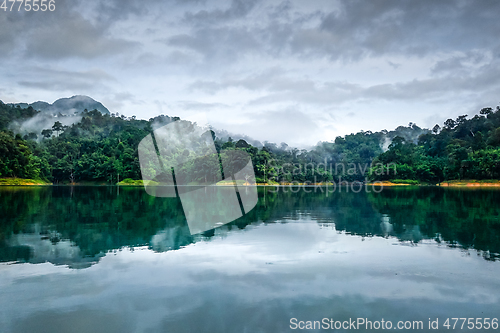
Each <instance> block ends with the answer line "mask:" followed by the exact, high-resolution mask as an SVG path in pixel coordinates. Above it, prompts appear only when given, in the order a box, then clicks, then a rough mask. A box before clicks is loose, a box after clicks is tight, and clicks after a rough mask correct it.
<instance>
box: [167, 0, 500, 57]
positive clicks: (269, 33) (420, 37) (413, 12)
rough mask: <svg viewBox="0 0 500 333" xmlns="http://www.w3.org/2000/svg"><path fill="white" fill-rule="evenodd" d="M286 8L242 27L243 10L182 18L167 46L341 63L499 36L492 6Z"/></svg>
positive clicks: (483, 43) (490, 42)
mask: <svg viewBox="0 0 500 333" xmlns="http://www.w3.org/2000/svg"><path fill="white" fill-rule="evenodd" d="M234 4H235V3H233V6H232V7H231V8H233V7H235V6H234ZM295 4H296V3H295ZM257 7H259V6H256V8H257ZM291 7H292V5H291V3H290V2H283V3H281V4H278V5H276V6H270V7H268V8H269V13H268V15H267V17H266V16H264V17H262V18H261V19H255V18H253V19H252V20H245V18H244V17H243V16H244V15H243V14H246V13H247V12H248V11H246V10H243V9H241V10H240V11H236V10H235V11H231V9H228V10H226V11H221V10H215V11H212V12H206V11H202V12H198V13H197V14H186V15H187V16H186V17H187V18H189V19H185V23H188V28H190V29H191V31H190V32H188V33H186V34H185V35H183V36H175V37H172V38H171V39H170V44H171V45H175V46H182V47H186V48H191V49H194V50H196V51H197V52H200V53H202V54H205V55H207V56H209V55H212V56H214V55H216V56H219V57H221V58H224V57H225V55H226V54H227V53H234V50H235V49H236V50H240V52H241V53H243V52H263V53H265V54H268V55H271V56H275V57H277V56H280V57H281V56H284V55H296V56H299V57H304V56H305V57H325V56H326V57H329V58H330V59H332V60H336V59H343V60H348V61H357V60H359V59H362V58H364V57H368V56H382V55H386V54H401V55H408V56H418V57H420V56H424V55H426V54H429V53H431V52H435V51H437V50H439V51H446V52H449V51H453V50H462V51H465V50H470V49H482V48H491V47H494V46H498V45H500V41H499V40H498V38H496V37H495V36H496V35H500V21H499V20H497V19H496V18H495V17H494V15H493V14H492V13H495V12H500V3H498V2H491V1H463V2H456V1H438V2H436V1H407V2H401V1H369V2H365V1H363V2H361V1H342V2H340V6H339V8H335V5H334V3H332V5H331V6H330V8H328V7H325V8H323V9H322V10H318V9H315V10H311V11H309V12H300V13H299V12H297V11H295V12H294V15H290V12H291V11H293V9H290V8H291ZM236 8H240V7H236ZM244 8H248V7H244ZM263 8H264V7H263ZM266 8H267V7H266ZM292 8H293V7H292ZM235 13H241V16H242V18H241V19H240V21H239V23H240V24H239V25H238V26H237V27H230V26H228V25H224V24H223V22H224V21H225V20H227V18H229V17H233V16H234V17H238V15H236V14H235ZM214 22H215V23H214ZM216 23H217V24H216ZM239 41H243V42H244V43H241V42H239ZM234 46H236V47H234ZM240 47H242V48H241V49H240ZM215 49H217V52H216V51H215ZM228 58H229V59H231V57H228ZM233 60H234V58H233Z"/></svg>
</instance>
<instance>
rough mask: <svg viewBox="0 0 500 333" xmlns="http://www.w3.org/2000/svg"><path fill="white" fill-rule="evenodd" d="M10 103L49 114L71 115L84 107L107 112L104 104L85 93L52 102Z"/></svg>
mask: <svg viewBox="0 0 500 333" xmlns="http://www.w3.org/2000/svg"><path fill="white" fill-rule="evenodd" d="M12 105H20V106H21V107H28V106H31V107H32V108H33V109H35V110H37V111H41V112H44V113H51V114H58V113H61V114H65V115H72V114H74V113H75V112H76V113H82V112H83V110H85V109H87V110H88V111H92V110H94V109H96V110H97V111H99V112H101V113H102V114H109V110H108V109H107V108H106V107H105V106H104V105H102V103H100V102H98V101H96V100H94V99H93V98H91V97H89V96H85V95H75V96H71V97H67V98H60V99H58V100H56V101H55V102H54V103H52V104H50V103H47V102H43V101H37V102H34V103H31V104H26V103H13V104H12Z"/></svg>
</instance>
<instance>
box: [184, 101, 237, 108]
mask: <svg viewBox="0 0 500 333" xmlns="http://www.w3.org/2000/svg"><path fill="white" fill-rule="evenodd" d="M177 104H178V106H179V107H180V108H181V109H184V110H207V109H213V108H227V107H228V105H226V104H223V103H201V102H196V101H179V102H178V103H177Z"/></svg>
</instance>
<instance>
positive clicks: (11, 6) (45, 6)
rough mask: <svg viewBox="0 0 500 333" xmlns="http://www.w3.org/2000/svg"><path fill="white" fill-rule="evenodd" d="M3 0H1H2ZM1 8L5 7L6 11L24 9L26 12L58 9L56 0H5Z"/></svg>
mask: <svg viewBox="0 0 500 333" xmlns="http://www.w3.org/2000/svg"><path fill="white" fill-rule="evenodd" d="M0 1H1V0H0ZM0 9H3V11H4V12H6V11H9V12H13V11H18V12H19V11H21V10H24V11H26V12H30V11H34V12H38V11H42V12H45V11H47V10H48V11H51V12H53V11H54V10H56V1H55V0H3V2H2V5H1V6H0Z"/></svg>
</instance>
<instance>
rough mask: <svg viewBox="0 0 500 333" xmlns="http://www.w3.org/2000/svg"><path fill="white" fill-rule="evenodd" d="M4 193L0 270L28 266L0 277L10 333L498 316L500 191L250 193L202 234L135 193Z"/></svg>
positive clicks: (248, 328)
mask: <svg viewBox="0 0 500 333" xmlns="http://www.w3.org/2000/svg"><path fill="white" fill-rule="evenodd" d="M1 191H2V192H1V195H0V200H1V205H2V207H3V208H4V212H5V215H4V216H2V219H1V228H0V243H1V244H2V245H1V246H0V249H1V256H2V257H1V258H2V260H3V261H14V262H16V261H17V262H22V261H25V262H30V263H36V265H31V264H16V265H9V264H0V327H1V328H2V331H5V332H51V333H54V332H69V331H71V332H238V333H240V332H290V331H291V329H290V326H289V324H290V319H291V318H298V319H299V320H321V319H322V318H334V319H335V320H349V318H358V317H359V318H368V319H370V320H380V319H382V318H384V319H385V320H386V321H387V320H391V321H393V322H394V323H396V322H397V321H398V320H411V321H413V320H422V321H423V322H424V324H426V325H427V323H428V320H429V318H432V319H435V318H439V320H440V323H443V322H444V320H445V319H446V318H451V317H467V318H485V317H489V318H495V317H496V316H498V313H499V310H500V296H499V295H500V281H499V279H498V276H499V275H500V265H498V263H497V262H493V260H494V259H495V258H496V257H495V255H493V253H497V252H498V245H499V242H498V236H499V227H498V225H499V221H498V216H499V215H498V213H499V211H498V210H499V208H497V206H496V203H497V202H499V201H498V199H499V194H500V192H496V191H461V190H445V189H435V188H432V189H428V188H417V189H386V190H384V191H383V192H382V193H380V194H370V195H366V194H361V193H359V194H354V193H330V194H329V195H328V196H326V195H325V194H324V193H323V194H321V193H316V194H314V193H309V194H304V193H300V192H298V193H290V192H288V193H283V192H276V193H273V191H270V190H269V189H267V190H264V189H262V188H260V189H259V202H258V206H257V207H256V208H255V209H254V210H252V211H251V212H250V214H248V215H246V216H244V217H242V218H241V219H238V220H236V221H234V222H233V223H231V224H228V225H225V226H223V227H221V228H218V229H214V230H212V231H210V232H206V233H205V234H202V235H197V236H191V235H190V232H189V229H188V227H187V223H186V221H185V219H184V216H183V215H182V213H181V212H182V210H181V207H180V203H179V202H178V201H177V200H175V199H173V198H168V199H162V198H154V197H150V196H148V195H147V194H145V193H144V191H143V190H142V189H140V188H121V189H120V193H119V195H118V194H117V189H116V188H111V187H75V188H68V187H49V188H6V189H1ZM146 208H147V209H146ZM476 250H477V251H476ZM476 253H477V254H479V255H476ZM488 253H489V257H488ZM483 258H486V259H489V260H484V259H483ZM43 261H49V262H50V263H43ZM96 262H98V264H93V263H96ZM51 263H54V264H56V265H53V264H51ZM63 265H68V266H69V267H73V268H80V267H88V268H87V269H78V270H76V269H67V268H66V266H63ZM424 327H425V326H424ZM364 331H366V330H364ZM423 331H426V330H425V329H424V330H423ZM435 331H436V332H440V331H443V332H444V331H446V332H449V330H447V329H445V328H444V327H443V326H440V329H439V330H435Z"/></svg>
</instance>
